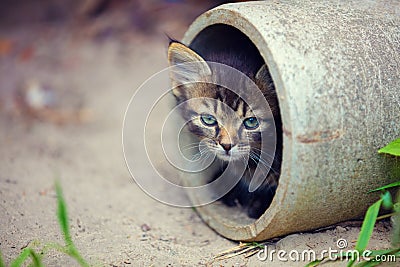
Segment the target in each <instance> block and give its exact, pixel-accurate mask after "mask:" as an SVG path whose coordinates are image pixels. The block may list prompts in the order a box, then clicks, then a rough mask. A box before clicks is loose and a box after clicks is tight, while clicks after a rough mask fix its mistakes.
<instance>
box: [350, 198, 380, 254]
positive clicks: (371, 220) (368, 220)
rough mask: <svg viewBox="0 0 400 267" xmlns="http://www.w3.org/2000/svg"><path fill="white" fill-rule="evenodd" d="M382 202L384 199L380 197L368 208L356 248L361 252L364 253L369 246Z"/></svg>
mask: <svg viewBox="0 0 400 267" xmlns="http://www.w3.org/2000/svg"><path fill="white" fill-rule="evenodd" d="M381 204H382V199H379V200H378V201H377V202H375V203H374V204H372V205H371V206H370V207H369V208H368V210H367V213H366V215H365V218H364V221H363V224H362V226H361V231H360V234H359V236H358V240H357V243H356V247H355V249H356V250H358V251H359V252H360V253H362V252H363V251H364V250H365V249H366V248H367V246H368V242H369V239H370V238H371V235H372V232H373V230H374V226H375V222H376V218H377V217H378V213H379V209H380V208H381Z"/></svg>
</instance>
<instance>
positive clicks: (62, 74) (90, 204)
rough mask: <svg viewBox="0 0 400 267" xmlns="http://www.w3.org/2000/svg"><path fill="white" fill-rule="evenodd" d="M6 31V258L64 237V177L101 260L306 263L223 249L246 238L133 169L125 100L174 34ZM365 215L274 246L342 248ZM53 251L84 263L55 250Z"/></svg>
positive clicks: (1, 92) (0, 226)
mask: <svg viewBox="0 0 400 267" xmlns="http://www.w3.org/2000/svg"><path fill="white" fill-rule="evenodd" d="M0 34H1V35H0V39H1V40H0V42H1V44H0V96H1V102H0V109H1V113H0V250H1V253H2V255H3V259H4V261H5V262H6V264H9V263H10V262H11V261H12V260H13V259H15V257H16V256H17V255H18V254H19V253H20V252H21V249H23V248H24V247H26V246H28V245H29V246H33V247H35V246H37V247H40V246H43V245H44V244H46V243H49V242H60V243H62V242H63V240H62V235H61V233H60V230H59V226H58V223H57V219H56V198H55V191H54V182H55V180H56V179H59V180H60V182H61V185H62V187H63V190H64V195H65V198H66V201H67V205H68V211H69V216H70V227H71V233H72V237H73V240H74V242H75V244H76V245H77V247H78V249H79V251H80V252H81V253H82V255H83V256H84V258H86V259H87V260H88V262H90V264H91V265H94V266H267V265H268V266H304V265H305V264H306V262H292V261H289V262H281V261H278V260H275V261H274V262H269V261H266V262H262V261H260V260H259V259H258V258H257V256H256V255H255V256H252V257H248V258H245V257H244V256H242V255H240V256H236V257H233V258H231V259H226V260H215V259H214V258H213V257H214V256H215V255H216V254H217V253H219V252H221V251H223V250H226V249H229V248H232V247H234V246H236V245H237V244H238V243H237V242H233V241H230V240H227V239H225V238H224V237H222V236H220V235H218V234H216V233H215V232H213V230H212V229H210V228H209V227H208V226H207V225H206V224H205V223H204V222H203V221H202V220H201V219H200V217H199V216H198V215H197V214H196V212H195V211H194V210H193V209H190V208H175V207H171V206H168V205H164V204H162V203H160V202H158V201H156V200H154V199H152V198H151V197H149V196H148V195H146V194H145V193H144V192H143V191H142V190H141V189H140V188H139V187H138V186H137V185H136V184H135V182H134V181H133V179H132V177H131V176H130V174H129V172H128V170H127V167H126V165H125V161H124V157H123V153H122V145H121V132H122V121H123V117H124V112H125V109H126V106H127V104H128V101H129V99H130V97H131V96H132V94H133V93H134V92H135V90H136V89H137V88H138V87H139V86H140V85H141V84H142V83H143V82H144V81H145V80H146V79H147V78H148V77H150V76H151V75H152V74H154V73H155V72H157V71H159V70H161V69H163V68H164V67H166V65H167V63H166V47H167V43H168V41H167V40H166V38H165V39H163V36H162V37H160V38H152V37H143V36H142V35H140V36H139V35H138V36H135V34H134V33H132V34H130V35H123V34H118V35H113V36H111V37H106V39H105V40H103V39H102V40H100V41H99V40H98V39H96V38H95V37H93V35H91V33H90V29H87V28H78V29H77V28H74V30H71V29H70V28H66V27H64V26H63V27H61V26H57V27H55V26H52V27H47V26H43V25H39V26H37V25H32V26H29V25H26V24H24V26H23V27H22V26H21V27H15V28H12V27H2V29H1V32H0ZM180 34H181V32H180V33H178V34H177V35H178V36H179V35H180ZM32 84H37V85H38V86H39V87H41V88H47V89H46V90H48V91H49V92H52V93H54V95H55V96H53V97H54V98H55V100H56V101H58V104H56V106H55V107H53V108H52V109H50V110H47V111H44V113H43V114H42V113H37V112H36V113H35V112H34V111H32V110H29V109H28V110H27V109H26V107H24V103H23V101H22V104H21V96H20V97H19V98H18V97H17V96H18V94H20V95H21V94H22V97H24V96H26V90H28V91H29V90H31V89H29V88H32V86H34V85H32ZM160 86H165V85H160ZM18 92H19V93H18ZM24 92H25V94H24ZM18 99H19V100H18ZM25 104H26V103H25ZM71 110H72V111H71ZM49 114H50V115H49ZM66 114H67V115H66ZM68 114H69V115H68ZM134 138H135V136H132V139H134ZM134 141H135V140H134ZM136 141H137V140H136ZM139 141H140V140H139ZM136 157H137V159H138V160H140V159H141V158H143V157H144V155H140V154H138V155H136ZM144 175H146V174H144ZM154 186H157V184H155V185H154ZM310 219H312V218H310ZM358 225H359V223H358ZM358 225H357V222H355V223H344V224H341V225H339V226H333V227H332V228H329V229H326V230H321V231H317V232H313V233H296V234H293V235H290V236H286V237H283V238H282V239H277V240H274V242H273V243H272V244H271V245H270V246H269V247H268V248H269V249H274V248H275V249H284V250H286V251H290V250H298V251H302V250H306V249H314V250H316V251H317V252H319V251H321V250H323V249H328V248H329V247H331V248H333V249H336V242H337V240H338V239H340V238H344V239H346V240H347V241H348V243H349V248H353V247H354V246H355V241H356V239H357V235H358V232H359V226H358ZM390 229H391V227H390V222H388V221H382V222H380V223H379V224H378V226H377V227H376V229H375V232H374V234H373V240H372V241H371V242H370V245H369V248H370V249H385V248H388V247H389V245H390ZM44 262H45V264H46V265H48V266H75V265H77V263H76V262H75V261H74V260H73V259H71V258H70V257H68V256H66V255H64V254H61V253H59V252H55V251H49V252H48V253H47V254H46V255H45V256H44ZM335 265H337V266H345V263H335ZM393 266H395V265H393Z"/></svg>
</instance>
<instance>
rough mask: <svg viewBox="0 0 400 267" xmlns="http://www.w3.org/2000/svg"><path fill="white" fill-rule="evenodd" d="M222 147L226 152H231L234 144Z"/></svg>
mask: <svg viewBox="0 0 400 267" xmlns="http://www.w3.org/2000/svg"><path fill="white" fill-rule="evenodd" d="M221 146H222V147H223V148H224V149H225V151H227V152H228V151H229V150H231V148H232V144H221Z"/></svg>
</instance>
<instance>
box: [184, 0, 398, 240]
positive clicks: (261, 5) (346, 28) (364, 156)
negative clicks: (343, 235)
mask: <svg viewBox="0 0 400 267" xmlns="http://www.w3.org/2000/svg"><path fill="white" fill-rule="evenodd" d="M399 17H400V4H399V2H398V1H395V0H394V1H364V2H363V3H362V4H359V1H347V0H346V1H255V2H245V3H234V4H226V5H222V6H219V7H217V8H214V9H212V10H210V11H207V12H206V13H204V14H202V15H201V16H200V17H199V18H197V19H196V20H195V21H194V23H193V24H192V25H191V26H190V27H189V29H188V31H187V32H186V34H185V36H184V38H183V40H182V42H183V43H184V44H186V45H189V46H190V47H192V48H193V49H194V50H196V51H198V52H199V53H200V54H202V53H206V52H209V51H212V50H213V49H224V48H226V47H230V48H231V49H242V50H243V49H248V52H249V53H259V56H260V57H261V58H262V59H263V60H264V61H265V63H266V64H267V66H268V67H269V71H270V74H271V77H272V79H273V82H274V84H275V87H276V91H277V95H278V100H279V105H280V113H281V116H282V124H283V152H282V153H283V160H282V165H281V176H280V180H279V186H278V188H277V191H276V194H275V197H274V199H273V201H272V204H271V205H270V207H269V208H268V209H267V211H266V212H265V213H264V214H263V215H262V216H261V217H260V218H258V219H256V220H251V219H249V218H246V216H242V215H241V214H239V213H240V212H239V213H238V212H236V211H234V209H232V208H228V207H226V206H224V205H221V204H220V203H218V202H216V203H213V204H208V205H205V206H201V207H198V208H197V210H198V212H199V214H200V215H201V217H202V218H203V219H204V221H205V222H206V223H207V224H209V226H210V227H212V228H213V229H215V231H217V232H218V233H220V234H221V235H223V236H225V237H227V238H229V239H233V240H243V241H253V240H256V241H257V240H265V239H269V238H273V237H278V236H282V235H286V234H289V233H293V232H298V231H307V230H311V229H316V228H319V227H323V226H327V225H332V224H335V223H337V222H340V221H344V220H348V219H352V218H356V217H359V216H362V215H363V214H364V212H365V211H366V209H367V207H368V206H369V205H370V204H371V203H372V202H373V201H375V200H377V198H378V197H379V196H378V194H367V192H368V191H369V190H371V189H374V188H377V187H379V186H382V185H385V184H388V183H390V182H392V181H394V179H395V178H398V177H399V175H400V166H399V165H400V164H399V162H398V161H396V160H395V159H393V158H385V157H383V156H381V155H378V154H377V150H378V149H379V148H380V147H382V146H384V145H385V144H386V143H388V142H390V141H392V140H394V139H395V138H398V137H399V136H400V96H399V95H400V19H399ZM246 42H247V43H246ZM251 47H254V48H255V51H251V50H252V48H251ZM396 176H397V177H396ZM197 178H198V179H200V180H201V179H203V180H204V181H205V180H206V179H208V178H209V177H207V174H206V173H199V174H198V175H197ZM190 181H193V179H190ZM190 181H189V183H193V182H190ZM190 197H191V198H192V201H193V202H194V204H196V196H193V195H191V196H190Z"/></svg>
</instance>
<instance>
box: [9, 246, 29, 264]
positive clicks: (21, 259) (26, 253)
mask: <svg viewBox="0 0 400 267" xmlns="http://www.w3.org/2000/svg"><path fill="white" fill-rule="evenodd" d="M30 250H31V249H30V248H25V249H23V250H22V252H21V253H20V254H19V255H18V257H17V258H16V259H15V260H13V261H12V262H11V264H10V267H19V266H22V264H23V263H24V262H25V261H26V260H27V259H28V258H29V256H30V255H31V253H30Z"/></svg>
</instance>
